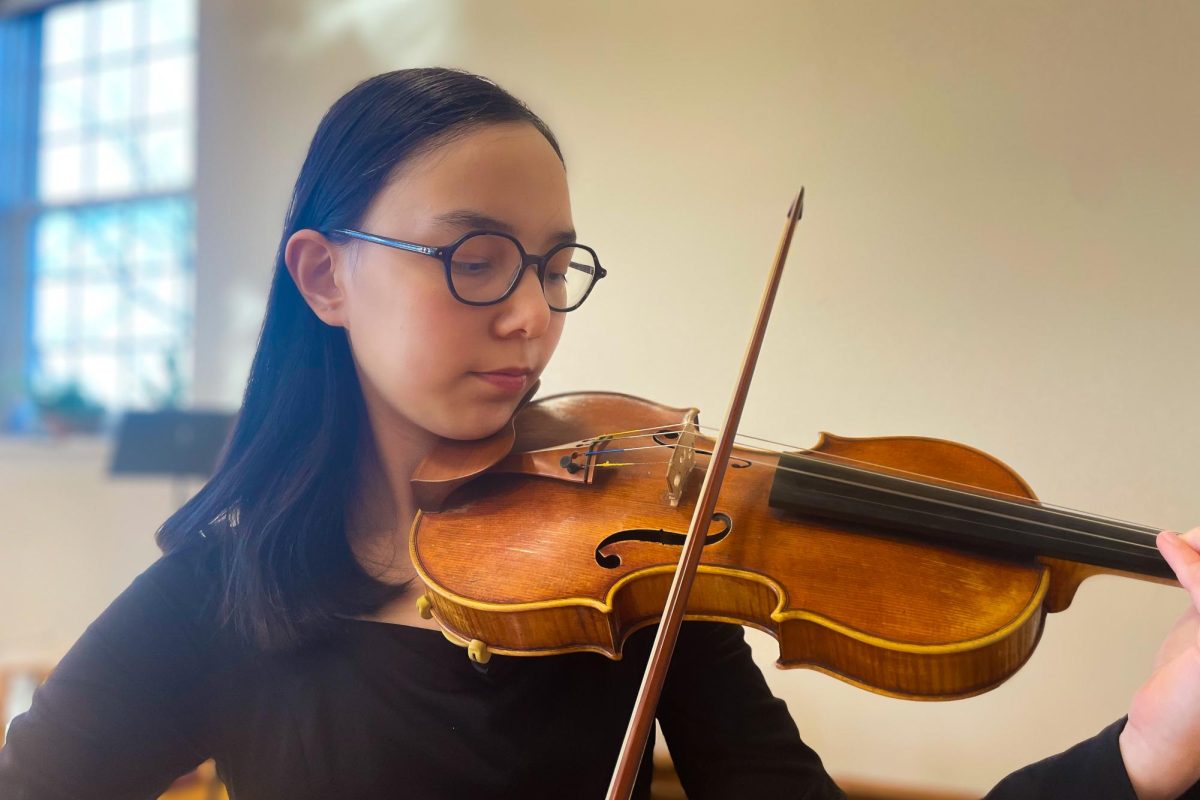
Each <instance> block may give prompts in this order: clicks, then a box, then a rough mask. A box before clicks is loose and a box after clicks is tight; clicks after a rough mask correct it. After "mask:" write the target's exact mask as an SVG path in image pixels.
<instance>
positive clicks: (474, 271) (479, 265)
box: [450, 261, 495, 277]
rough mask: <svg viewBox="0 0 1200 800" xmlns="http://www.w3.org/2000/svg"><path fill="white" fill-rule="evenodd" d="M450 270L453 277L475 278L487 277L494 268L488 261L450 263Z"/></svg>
mask: <svg viewBox="0 0 1200 800" xmlns="http://www.w3.org/2000/svg"><path fill="white" fill-rule="evenodd" d="M450 268H451V269H452V270H453V271H454V274H455V275H462V276H463V277H476V276H480V275H487V274H488V273H489V272H491V271H492V270H493V269H494V268H495V267H494V265H493V264H492V262H490V261H451V262H450Z"/></svg>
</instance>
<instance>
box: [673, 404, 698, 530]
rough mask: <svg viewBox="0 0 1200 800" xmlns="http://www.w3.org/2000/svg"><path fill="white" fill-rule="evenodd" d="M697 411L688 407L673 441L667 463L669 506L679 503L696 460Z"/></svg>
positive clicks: (675, 505) (674, 506)
mask: <svg viewBox="0 0 1200 800" xmlns="http://www.w3.org/2000/svg"><path fill="white" fill-rule="evenodd" d="M698 416H699V412H698V411H697V410H696V409H694V408H689V409H688V411H687V414H686V415H685V416H684V418H683V424H682V427H681V428H680V431H679V438H678V440H676V442H675V450H674V452H673V453H672V454H671V461H670V462H669V463H668V464H667V502H668V503H670V504H671V508H676V507H677V506H678V505H679V499H680V498H681V497H683V493H684V491H686V490H687V484H688V479H689V478H690V477H691V474H692V464H693V463H694V462H695V460H696V430H697V429H696V418H697V417H698Z"/></svg>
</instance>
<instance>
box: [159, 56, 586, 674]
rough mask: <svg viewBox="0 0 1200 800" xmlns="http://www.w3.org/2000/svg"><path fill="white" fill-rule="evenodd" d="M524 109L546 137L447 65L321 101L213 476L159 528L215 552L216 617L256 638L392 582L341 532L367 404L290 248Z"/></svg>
mask: <svg viewBox="0 0 1200 800" xmlns="http://www.w3.org/2000/svg"><path fill="white" fill-rule="evenodd" d="M503 122H528V123H530V124H532V125H533V126H535V127H536V128H537V129H538V130H539V131H540V132H541V133H542V134H543V135H544V136H545V137H546V139H547V140H548V141H549V142H550V144H551V146H553V147H554V151H555V152H556V153H558V156H559V158H560V159H561V158H562V152H561V150H560V149H559V146H558V143H557V141H556V140H555V138H554V135H553V134H552V133H551V132H550V130H549V128H547V127H546V124H545V123H544V122H542V120H540V119H539V118H538V117H537V116H536V115H535V114H534V113H533V112H532V111H530V110H529V109H528V108H527V107H526V106H525V105H524V104H523V103H522V102H521V101H520V100H518V99H517V98H515V97H513V96H512V95H511V94H509V93H508V92H506V91H505V90H503V89H501V88H500V87H499V86H497V85H496V84H495V83H493V82H492V81H489V80H487V79H485V78H481V77H479V76H477V75H472V74H470V73H467V72H462V71H459V70H451V69H435V68H428V69H408V70H398V71H396V72H389V73H385V74H383V75H377V76H376V77H374V78H370V79H368V80H366V81H363V82H362V83H360V84H359V85H358V86H356V87H354V88H353V89H352V90H350V91H349V92H348V93H347V94H346V95H344V96H343V97H342V98H341V99H340V100H338V101H337V102H336V103H334V104H333V106H332V107H331V108H330V109H329V111H328V112H326V114H325V117H324V118H323V119H322V120H321V124H320V125H319V126H318V127H317V132H316V134H315V135H314V136H313V140H312V144H311V145H310V146H309V149H308V156H307V157H306V158H305V160H304V166H303V167H301V169H300V175H299V177H298V178H297V179H296V186H295V189H294V191H293V193H292V200H291V205H290V207H289V208H288V213H287V217H286V219H285V221H284V225H283V235H282V236H281V237H280V240H279V250H278V252H277V253H276V256H275V274H274V278H273V280H272V283H271V291H270V295H269V297H268V299H267V310H266V316H265V318H264V320H263V326H262V331H261V333H260V335H259V340H258V349H257V351H256V352H255V355H254V361H253V364H252V365H251V367H250V377H249V380H248V382H247V384H246V393H245V396H244V397H243V399H242V407H241V411H240V413H239V415H238V418H237V422H236V424H235V426H234V429H233V432H232V434H231V436H230V439H229V443H228V444H227V446H226V451H225V454H224V456H223V457H222V460H221V463H220V465H219V466H218V468H217V470H216V472H215V474H214V475H213V476H212V478H211V479H210V480H209V481H208V483H207V484H206V485H205V486H204V488H203V489H202V490H201V491H200V492H199V493H198V494H197V495H196V496H195V497H193V498H192V499H191V500H190V501H188V502H187V503H186V504H185V505H184V506H183V507H182V508H180V509H179V510H178V511H176V512H175V513H174V514H173V515H172V516H171V517H170V518H169V519H168V520H167V521H166V522H164V523H163V525H162V527H161V528H159V530H158V533H157V536H156V540H157V542H158V545H159V547H160V548H161V549H162V550H163V552H164V553H171V552H174V551H176V550H179V549H181V548H184V547H189V546H192V545H201V544H204V545H205V546H215V547H217V549H218V550H219V551H220V554H221V555H220V564H221V575H222V579H223V582H224V589H223V592H222V600H221V609H222V616H223V619H224V621H225V622H226V623H227V624H232V626H233V627H234V629H235V630H236V631H237V632H238V633H239V634H241V635H242V636H243V637H244V638H245V639H247V640H248V641H250V642H251V643H253V644H255V645H257V646H259V647H261V648H263V649H265V650H286V649H292V648H295V647H297V646H299V645H301V644H304V643H306V642H308V641H310V640H312V639H313V638H314V637H316V636H319V635H321V634H322V633H324V632H326V631H328V630H329V629H330V628H331V626H332V625H333V623H334V621H335V620H336V618H337V617H338V616H339V615H354V614H361V613H365V612H368V611H371V610H374V609H376V608H378V607H379V606H380V605H381V604H382V603H383V602H384V601H385V600H387V599H388V598H390V597H393V596H395V595H396V594H397V592H398V591H402V589H403V587H400V588H399V589H398V588H397V587H395V586H388V585H385V584H383V583H381V582H380V581H378V580H376V579H375V578H373V577H371V576H370V575H368V574H367V573H366V572H365V571H364V570H363V569H362V568H361V567H360V566H359V564H358V562H357V561H356V560H355V558H354V555H353V552H352V551H351V548H350V544H349V541H348V540H347V537H346V530H345V510H346V506H347V503H348V501H349V500H350V498H351V493H352V490H353V488H354V487H353V484H352V479H353V476H354V466H355V451H356V448H357V446H358V443H359V435H360V432H361V431H362V425H363V419H364V414H365V409H364V406H363V400H362V392H361V388H360V386H359V383H358V378H357V375H356V374H355V371H354V367H353V363H352V361H351V357H350V347H349V344H348V342H347V339H346V332H345V330H344V329H342V328H333V327H329V326H327V325H325V324H324V323H322V322H321V321H320V320H319V319H317V317H316V315H315V314H313V312H312V310H311V309H310V308H309V307H308V305H307V304H306V303H305V302H304V300H303V298H302V297H301V295H300V292H299V291H298V290H297V288H296V285H295V283H294V282H293V281H292V278H291V276H290V275H289V274H288V271H287V266H286V265H285V263H284V247H285V246H286V244H287V242H288V239H289V238H290V237H291V235H292V234H293V233H295V232H296V231H298V230H302V229H305V228H311V229H314V230H329V229H332V228H354V227H358V223H359V222H360V220H361V219H362V217H363V216H364V215H365V213H366V211H367V208H368V206H369V205H370V203H371V201H372V200H373V199H374V197H375V195H376V194H377V193H378V192H379V191H380V190H381V189H382V188H383V187H384V186H385V185H386V183H387V181H388V180H389V178H390V177H391V176H392V174H393V173H394V171H395V169H396V167H397V165H399V164H401V163H403V162H405V161H406V160H408V159H411V158H412V157H414V156H415V155H418V154H420V153H422V152H426V151H427V150H429V149H431V148H435V147H437V146H439V145H441V144H444V143H445V142H446V141H448V140H450V139H452V138H454V137H455V136H457V135H461V134H463V133H466V132H468V131H470V130H473V129H475V128H477V127H478V126H481V125H487V124H493V123H503Z"/></svg>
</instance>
